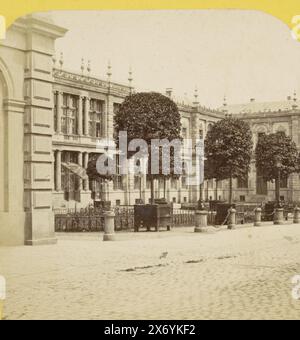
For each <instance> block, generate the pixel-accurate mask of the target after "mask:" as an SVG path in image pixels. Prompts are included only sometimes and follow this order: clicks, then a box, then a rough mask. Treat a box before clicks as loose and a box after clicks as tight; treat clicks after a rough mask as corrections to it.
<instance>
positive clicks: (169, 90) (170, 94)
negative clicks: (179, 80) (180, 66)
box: [166, 87, 173, 98]
mask: <svg viewBox="0 0 300 340" xmlns="http://www.w3.org/2000/svg"><path fill="white" fill-rule="evenodd" d="M172 92H173V89H172V88H171V87H168V88H167V89H166V95H167V96H168V97H169V98H171V97H172Z"/></svg>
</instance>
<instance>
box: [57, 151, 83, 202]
mask: <svg viewBox="0 0 300 340" xmlns="http://www.w3.org/2000/svg"><path fill="white" fill-rule="evenodd" d="M62 162H63V163H74V164H78V153H77V152H71V151H64V152H63V153H62ZM79 180H80V179H79V177H78V176H77V175H75V174H74V173H72V172H71V171H70V170H68V169H67V168H65V167H62V181H61V182H62V188H63V191H64V192H65V194H67V197H66V198H67V199H68V200H75V198H76V195H75V193H76V192H77V191H78V190H79Z"/></svg>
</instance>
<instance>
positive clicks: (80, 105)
mask: <svg viewBox="0 0 300 340" xmlns="http://www.w3.org/2000/svg"><path fill="white" fill-rule="evenodd" d="M82 123H83V97H82V96H79V103H78V131H77V133H78V135H79V136H81V135H82V133H83V129H82Z"/></svg>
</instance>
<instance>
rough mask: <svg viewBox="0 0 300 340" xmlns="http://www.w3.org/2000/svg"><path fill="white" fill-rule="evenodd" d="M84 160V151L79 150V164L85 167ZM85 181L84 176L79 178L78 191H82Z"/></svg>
mask: <svg viewBox="0 0 300 340" xmlns="http://www.w3.org/2000/svg"><path fill="white" fill-rule="evenodd" d="M83 162H84V160H83V153H82V152H79V153H78V165H80V166H81V167H83ZM82 182H83V180H82V178H80V179H79V188H78V191H79V192H81V191H82V187H83V186H82V184H83V183H82Z"/></svg>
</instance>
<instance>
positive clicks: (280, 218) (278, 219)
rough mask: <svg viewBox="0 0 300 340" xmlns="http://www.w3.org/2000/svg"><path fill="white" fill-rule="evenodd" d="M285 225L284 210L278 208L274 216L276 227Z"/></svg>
mask: <svg viewBox="0 0 300 340" xmlns="http://www.w3.org/2000/svg"><path fill="white" fill-rule="evenodd" d="M283 223H284V218H283V209H282V208H276V209H275V214H274V224H275V225H281V224H283Z"/></svg>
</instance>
